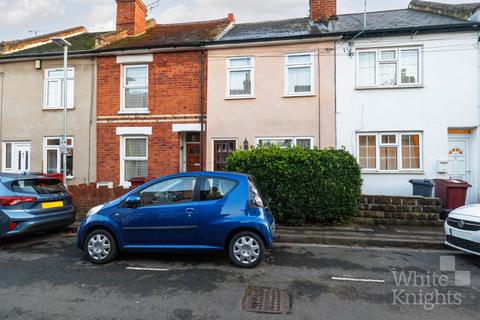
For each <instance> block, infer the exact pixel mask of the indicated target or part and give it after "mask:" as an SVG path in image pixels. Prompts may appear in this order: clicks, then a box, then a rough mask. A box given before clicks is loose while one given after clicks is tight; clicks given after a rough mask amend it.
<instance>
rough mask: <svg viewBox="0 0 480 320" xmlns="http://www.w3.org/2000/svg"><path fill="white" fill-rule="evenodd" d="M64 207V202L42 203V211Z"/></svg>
mask: <svg viewBox="0 0 480 320" xmlns="http://www.w3.org/2000/svg"><path fill="white" fill-rule="evenodd" d="M61 207H63V201H55V202H44V203H42V209H52V208H61Z"/></svg>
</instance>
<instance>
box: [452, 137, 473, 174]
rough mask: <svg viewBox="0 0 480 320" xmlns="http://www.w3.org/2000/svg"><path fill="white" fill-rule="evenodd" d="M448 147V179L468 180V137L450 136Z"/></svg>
mask: <svg viewBox="0 0 480 320" xmlns="http://www.w3.org/2000/svg"><path fill="white" fill-rule="evenodd" d="M448 147H449V150H448V175H449V176H450V179H459V180H465V181H470V139H467V138H452V137H450V139H449V141H448Z"/></svg>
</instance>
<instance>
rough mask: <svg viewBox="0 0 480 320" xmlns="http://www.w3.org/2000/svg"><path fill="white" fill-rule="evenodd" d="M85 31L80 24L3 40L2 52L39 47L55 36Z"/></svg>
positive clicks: (69, 35)
mask: <svg viewBox="0 0 480 320" xmlns="http://www.w3.org/2000/svg"><path fill="white" fill-rule="evenodd" d="M83 33H87V29H86V28H85V27H82V26H80V27H74V28H70V29H65V30H60V31H57V32H51V33H47V34H43V35H40V36H36V37H31V38H25V39H19V40H11V41H3V42H0V53H1V54H9V53H13V52H16V51H22V50H25V49H29V48H32V47H38V46H41V45H44V44H47V43H49V42H50V41H51V40H50V39H51V38H53V37H60V38H70V37H73V36H76V35H79V34H83Z"/></svg>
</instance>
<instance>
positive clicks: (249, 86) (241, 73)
mask: <svg viewBox="0 0 480 320" xmlns="http://www.w3.org/2000/svg"><path fill="white" fill-rule="evenodd" d="M227 63H228V75H227V79H228V80H227V81H228V83H227V97H228V98H251V97H253V96H254V90H253V88H254V85H253V84H254V67H253V58H251V57H238V58H229V59H228V61H227Z"/></svg>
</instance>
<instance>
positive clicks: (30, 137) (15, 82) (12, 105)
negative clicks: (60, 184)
mask: <svg viewBox="0 0 480 320" xmlns="http://www.w3.org/2000/svg"><path fill="white" fill-rule="evenodd" d="M69 67H74V68H75V98H74V109H72V110H70V109H69V110H68V121H67V122H68V135H69V136H73V138H74V151H73V152H74V154H73V170H74V176H75V177H74V179H72V180H69V184H80V183H85V182H90V181H95V178H96V177H95V157H96V155H95V151H96V150H95V143H96V142H95V139H96V137H95V133H96V131H95V121H92V123H91V124H90V119H92V120H94V119H95V86H96V81H95V68H96V63H95V60H94V59H93V58H92V59H70V60H69ZM51 68H63V60H61V59H55V60H43V61H42V69H40V70H37V69H35V61H25V62H3V61H2V62H1V63H0V72H4V73H5V76H4V97H3V120H2V123H1V130H2V136H3V137H2V140H3V141H4V142H5V141H12V142H14V141H29V142H30V143H31V171H33V172H43V171H44V170H43V145H44V137H50V136H56V137H58V136H61V135H62V134H63V110H44V109H43V106H44V77H45V70H46V69H51ZM0 82H1V80H0ZM89 132H90V133H91V137H90V140H89ZM2 157H3V154H2ZM2 162H3V161H2Z"/></svg>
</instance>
